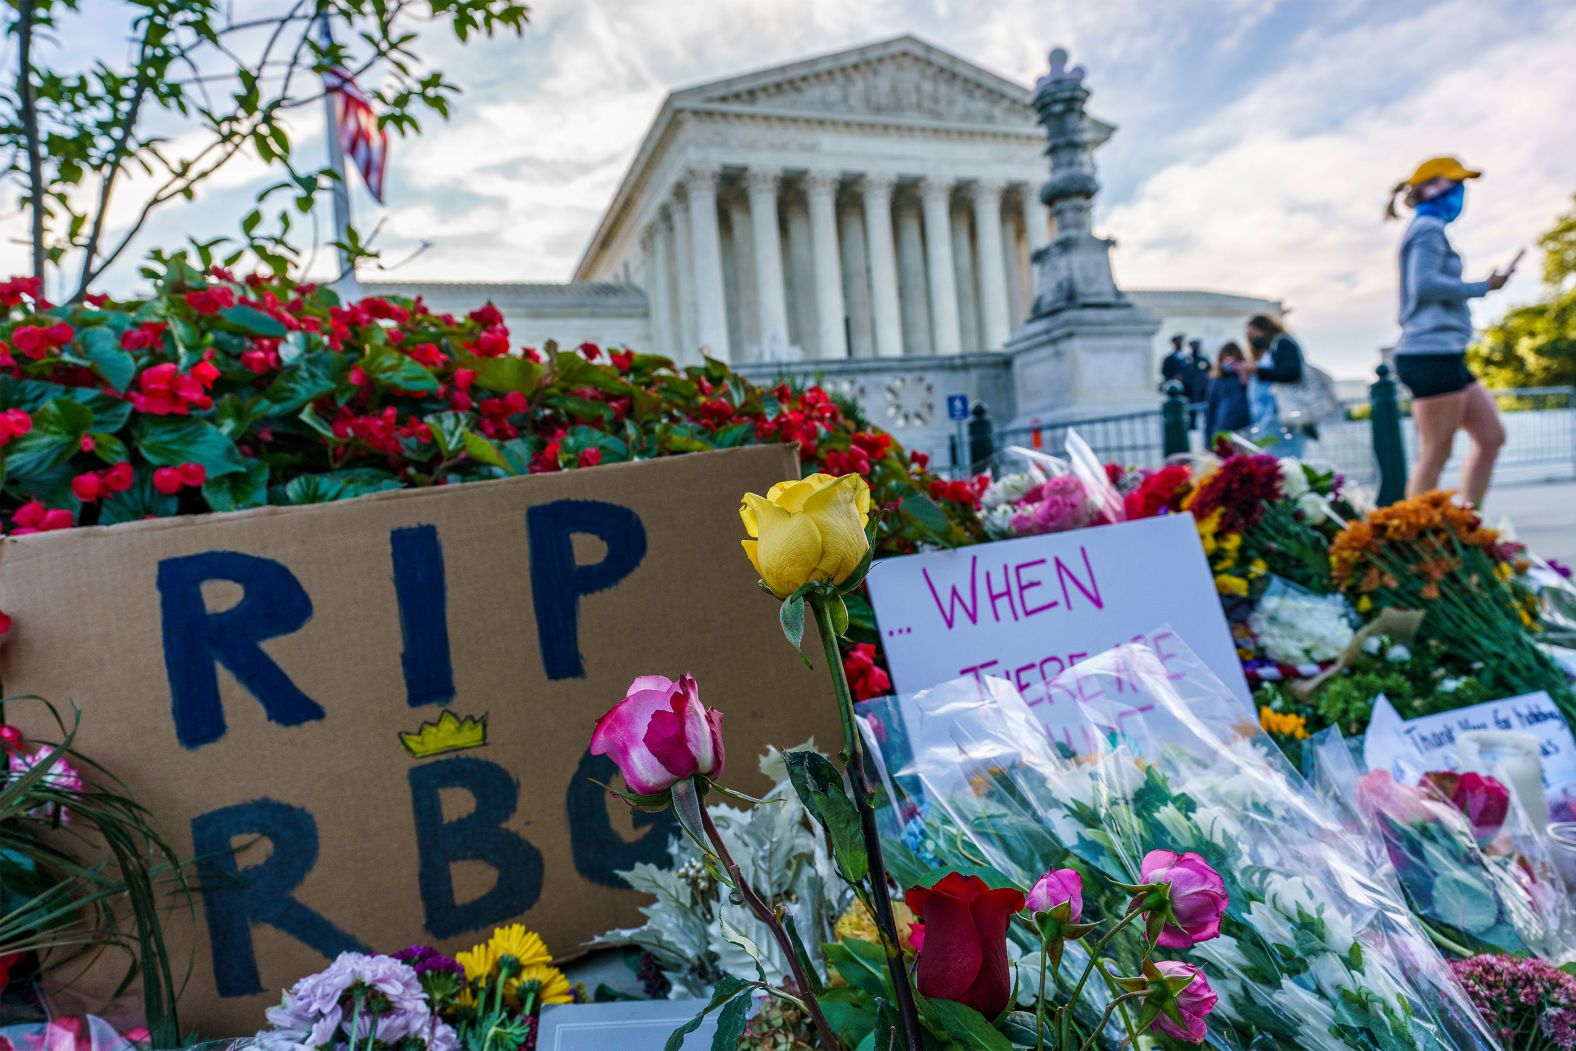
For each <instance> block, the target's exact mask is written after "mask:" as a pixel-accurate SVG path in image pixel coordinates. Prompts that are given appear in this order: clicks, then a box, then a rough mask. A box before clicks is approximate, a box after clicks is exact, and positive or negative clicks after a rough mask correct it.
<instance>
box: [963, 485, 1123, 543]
mask: <svg viewBox="0 0 1576 1051" xmlns="http://www.w3.org/2000/svg"><path fill="white" fill-rule="evenodd" d="M980 511H981V517H982V518H983V519H984V521H985V532H986V534H987V535H989V536H990V537H992V538H993V539H998V540H1000V539H1005V538H1007V537H1014V536H1034V535H1036V534H1039V533H1064V532H1067V531H1068V530H1071V529H1082V528H1084V527H1085V526H1088V525H1093V524H1095V523H1096V522H1098V521H1102V520H1103V519H1102V518H1101V516H1100V515H1099V513H1098V510H1097V508H1096V506H1095V504H1094V501H1093V500H1091V499H1090V497H1089V492H1088V490H1086V489H1085V488H1084V484H1083V483H1082V482H1081V481H1079V480H1078V476H1077V475H1075V474H1055V475H1050V476H1049V477H1045V476H1044V475H1043V473H1029V472H1021V473H1017V474H1010V475H1007V476H1005V477H1003V478H1001V479H998V480H997V481H995V482H992V483H991V485H990V487H989V488H988V489H986V490H985V493H984V495H983V496H982V497H981V499H980Z"/></svg>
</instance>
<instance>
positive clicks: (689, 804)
mask: <svg viewBox="0 0 1576 1051" xmlns="http://www.w3.org/2000/svg"><path fill="white" fill-rule="evenodd" d="M671 791H672V793H673V816H674V817H676V818H678V822H679V827H680V828H682V829H683V830H684V833H685V834H686V835H687V836H689V838H690V839H692V840H694V841H695V845H696V846H697V847H699V848H700V849H701V852H702V853H704V854H706V855H708V856H715V855H716V853H717V851H716V848H714V847H713V846H712V845H711V842H710V841H709V840H708V839H707V837H706V821H705V817H704V816H703V815H702V813H701V806H702V804H701V799H700V792H699V790H697V788H696V786H695V779H694V778H693V777H686V778H685V779H684V780H682V781H679V782H677V783H676V784H674V786H673V788H672V789H671Z"/></svg>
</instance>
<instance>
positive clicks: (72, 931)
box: [0, 697, 192, 1047]
mask: <svg viewBox="0 0 1576 1051" xmlns="http://www.w3.org/2000/svg"><path fill="white" fill-rule="evenodd" d="M27 703H32V704H39V705H42V706H43V707H44V708H46V709H47V711H48V713H49V716H50V717H51V719H52V720H53V721H54V723H55V725H56V727H57V728H58V729H59V733H60V739H59V742H58V743H54V744H46V743H39V742H28V743H26V744H23V745H19V746H18V748H19V749H20V750H22V751H25V752H27V753H28V754H29V755H31V756H32V757H33V761H32V763H31V765H30V766H29V767H28V768H26V769H25V771H23V772H14V771H13V772H11V773H9V774H7V773H5V772H4V771H3V768H0V957H5V956H9V955H10V954H12V953H35V954H37V958H38V959H39V960H40V961H41V966H42V967H43V968H45V969H57V968H65V969H68V970H71V971H73V972H75V971H76V970H78V969H81V968H83V967H84V966H86V965H87V964H89V963H91V962H92V961H93V960H94V959H96V958H98V957H100V956H103V955H105V954H106V953H108V954H109V957H108V958H109V959H110V960H111V961H113V962H114V963H115V964H117V965H119V964H121V963H123V965H124V967H125V972H126V977H127V978H130V977H132V976H133V975H137V976H139V977H140V979H141V983H142V994H143V1005H142V1006H143V1011H144V1013H145V1015H146V1018H147V1022H148V1028H149V1031H150V1032H151V1034H152V1043H153V1044H154V1045H155V1046H158V1047H177V1046H180V1044H181V1042H182V1041H181V1038H182V1035H183V1034H182V1032H181V1028H180V1024H179V1021H178V1019H177V1017H176V1005H175V997H176V994H177V992H178V991H179V979H178V978H177V975H176V971H175V968H174V967H172V964H171V960H170V958H169V952H168V949H167V947H166V945H165V942H164V935H163V932H162V928H161V920H162V918H163V916H164V914H165V913H166V912H167V911H168V910H169V909H171V908H172V907H174V908H179V907H184V908H186V909H191V907H192V897H191V888H190V887H189V886H188V884H187V882H186V878H185V870H184V868H183V865H182V863H181V862H179V861H178V860H177V858H176V856H175V853H174V851H173V850H172V848H171V847H170V845H169V843H168V842H166V841H165V840H164V838H163V837H162V836H161V835H160V833H159V832H158V830H157V829H156V828H155V827H154V825H153V821H152V818H151V816H150V815H149V813H148V812H147V811H146V810H145V809H144V808H143V807H142V806H141V805H139V804H138V803H137V802H136V801H135V800H133V799H131V798H129V797H127V796H126V795H124V794H123V789H122V787H121V786H120V784H119V782H117V781H116V780H115V779H114V777H113V776H112V775H111V774H110V773H109V772H107V771H105V770H104V769H103V768H102V767H100V766H99V765H98V764H97V763H95V762H93V761H92V760H91V759H90V758H88V757H87V756H84V755H83V754H82V753H80V752H78V751H77V750H76V749H75V747H74V746H73V740H74V738H75V736H76V731H77V714H78V713H76V712H75V710H73V712H72V716H73V718H72V721H71V723H70V725H69V726H68V725H67V724H66V722H65V720H63V719H62V718H61V716H60V714H59V712H58V711H56V709H55V708H54V707H53V706H52V705H50V704H49V703H48V702H46V701H42V700H40V699H38V698H32V697H26V698H11V699H7V700H6V701H4V702H0V707H3V705H11V706H16V705H19V704H27ZM78 773H80V774H81V780H80V783H78V782H77V781H76V780H75V778H76V775H77V774H78ZM67 821H69V829H70V834H69V835H67V834H66V833H65V832H63V831H62V826H63V825H64V824H65V823H66V822H67ZM84 847H86V850H84ZM84 855H87V856H88V857H89V858H92V857H98V858H102V860H85V859H84Z"/></svg>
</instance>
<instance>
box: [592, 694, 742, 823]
mask: <svg viewBox="0 0 1576 1051" xmlns="http://www.w3.org/2000/svg"><path fill="white" fill-rule="evenodd" d="M591 754H592V755H606V756H611V757H612V759H613V762H614V763H616V764H617V765H618V769H619V772H620V773H622V774H623V775H624V782H625V783H626V784H627V785H629V790H630V791H631V792H634V793H636V794H638V795H652V794H655V793H657V792H665V791H667V790H668V789H669V788H670V787H672V786H673V785H674V784H676V783H677V782H679V781H682V780H684V779H685V778H687V777H693V776H695V775H700V776H702V777H715V776H717V775H718V774H720V773H721V772H722V765H723V748H722V713H721V712H719V711H717V710H716V709H715V708H704V707H702V706H701V703H700V687H698V686H697V685H696V684H695V679H694V677H693V676H690V675H684V676H683V677H681V678H680V679H679V681H678V682H673V681H672V680H671V679H665V678H663V677H662V676H660V675H642V676H641V677H640V678H638V679H636V680H635V681H634V682H632V683H630V684H629V689H628V690H627V691H626V692H625V695H624V699H623V700H622V701H619V702H618V704H616V705H614V706H613V708H612V710H611V711H609V712H608V713H607V714H606V715H604V716H602V718H600V719H598V720H597V723H596V729H595V730H594V731H592V734H591Z"/></svg>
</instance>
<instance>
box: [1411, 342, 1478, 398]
mask: <svg viewBox="0 0 1576 1051" xmlns="http://www.w3.org/2000/svg"><path fill="white" fill-rule="evenodd" d="M1395 374H1396V377H1397V378H1398V379H1399V380H1400V381H1401V382H1402V383H1404V384H1406V386H1407V389H1408V390H1410V391H1411V392H1412V397H1414V398H1437V397H1438V396H1439V395H1441V394H1459V393H1460V392H1461V391H1464V390H1466V389H1467V388H1468V387H1470V386H1472V384H1474V383H1476V382H1477V377H1476V376H1474V375H1472V370H1471V369H1469V368H1467V356H1466V354H1465V353H1461V354H1397V355H1396V356H1395Z"/></svg>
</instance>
